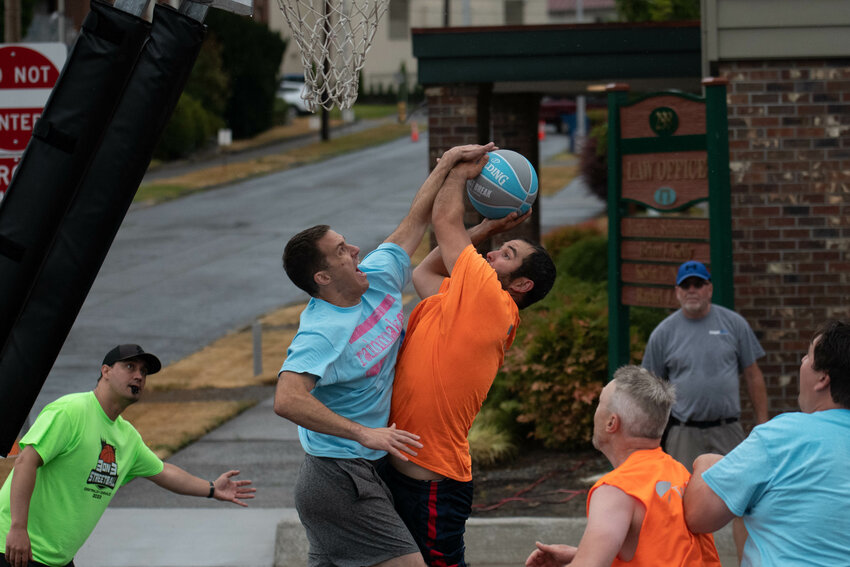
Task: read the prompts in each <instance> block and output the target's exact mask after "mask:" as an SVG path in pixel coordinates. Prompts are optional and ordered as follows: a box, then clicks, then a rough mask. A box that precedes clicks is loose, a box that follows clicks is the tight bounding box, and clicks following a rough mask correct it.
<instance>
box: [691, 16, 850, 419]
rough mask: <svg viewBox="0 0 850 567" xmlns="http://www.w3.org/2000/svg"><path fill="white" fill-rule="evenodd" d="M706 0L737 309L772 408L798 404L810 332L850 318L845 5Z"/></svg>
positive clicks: (849, 93) (848, 30)
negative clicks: (721, 107)
mask: <svg viewBox="0 0 850 567" xmlns="http://www.w3.org/2000/svg"><path fill="white" fill-rule="evenodd" d="M763 7H764V6H763V3H761V2H749V3H746V2H737V1H734V0H704V2H703V29H704V32H705V33H704V37H705V45H704V53H705V56H704V61H705V65H706V67H707V69H708V71H709V72H710V73H711V74H713V75H716V76H721V77H725V78H727V79H728V80H729V87H728V95H727V102H728V116H729V153H730V156H729V159H730V169H731V177H732V178H731V185H732V231H733V232H732V237H733V249H734V252H733V261H734V272H735V307H736V309H737V310H738V311H739V312H740V313H741V314H742V315H743V316H744V317H746V318H747V320H748V321H749V322H750V324H751V325H752V327H753V329H754V330H755V331H756V334H757V335H758V336H759V339H760V340H761V342H762V345H763V346H764V348H765V350H766V351H767V356H766V357H765V358H764V359H763V360H762V361H761V367H762V370H763V371H764V375H765V379H766V381H767V386H768V397H769V404H770V412H771V415H773V414H775V413H779V412H782V411H789V410H795V409H796V408H797V392H798V387H797V371H798V368H799V366H800V358H801V357H802V355H803V354H804V353H805V351H806V349H807V348H808V343H809V340H810V339H811V334H812V332H813V331H814V330H815V329H816V328H817V327H818V326H819V325H820V324H821V323H823V322H824V321H826V320H827V319H830V318H844V319H847V318H850V11H848V10H843V11H841V10H839V11H836V10H835V7H836V4H835V3H834V2H824V1H820V0H813V1H811V2H797V1H791V0H780V1H777V2H771V6H770V14H766V13H765V12H764V9H763Z"/></svg>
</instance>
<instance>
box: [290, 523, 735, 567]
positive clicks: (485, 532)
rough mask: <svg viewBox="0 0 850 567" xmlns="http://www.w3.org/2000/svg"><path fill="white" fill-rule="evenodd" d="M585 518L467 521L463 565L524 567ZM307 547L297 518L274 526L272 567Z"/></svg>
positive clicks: (572, 536)
mask: <svg viewBox="0 0 850 567" xmlns="http://www.w3.org/2000/svg"><path fill="white" fill-rule="evenodd" d="M586 525H587V520H586V518H522V517H519V518H486V519H485V518H470V519H469V521H468V522H467V524H466V535H465V540H466V561H467V562H468V563H469V564H470V565H474V566H475V567H508V566H511V567H516V566H519V565H525V560H526V559H527V558H528V555H529V554H530V553H531V552H532V551H533V550H534V542H535V541H542V542H545V543H569V544H570V545H578V542H579V541H580V540H581V536H582V535H583V534H584V528H585V526H586ZM714 541H715V545H716V546H717V552H718V554H719V555H720V561H721V563H722V564H723V566H724V567H737V565H738V557H737V553H736V551H735V542H734V540H733V539H732V525H731V524H728V525H726V526H724V527H723V528H721V529H720V530H719V531H718V532H716V533H715V534H714ZM308 551H309V545H308V543H307V536H306V535H305V534H304V528H303V527H302V526H301V523H300V522H299V521H298V518H297V517H291V516H290V517H288V518H286V519H284V520H283V521H281V522H280V523H278V525H277V532H276V537H275V553H274V566H275V567H306V565H307V553H308Z"/></svg>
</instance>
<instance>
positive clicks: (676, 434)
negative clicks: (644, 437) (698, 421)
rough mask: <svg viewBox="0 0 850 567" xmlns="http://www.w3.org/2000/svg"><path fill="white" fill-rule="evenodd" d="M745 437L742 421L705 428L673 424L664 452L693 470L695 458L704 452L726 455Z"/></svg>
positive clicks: (665, 442)
mask: <svg viewBox="0 0 850 567" xmlns="http://www.w3.org/2000/svg"><path fill="white" fill-rule="evenodd" d="M744 437H745V435H744V429H743V428H742V427H741V422H740V421H736V422H734V423H727V424H724V425H718V426H716V427H707V428H705V429H700V428H699V427H689V426H687V425H671V426H670V429H669V431H668V432H667V438H666V439H665V441H664V452H665V453H667V454H668V455H670V456H671V457H673V458H674V459H676V460H677V461H679V462H680V463H682V464H683V465H685V468H687V469H688V470H689V471H691V472H693V465H694V459H696V458H697V457H699V456H700V455H702V454H703V453H718V454H720V455H725V454H726V453H728V452H729V451H731V450H732V449H734V448H735V447H737V446H738V443H740V442H741V441H743V440H744Z"/></svg>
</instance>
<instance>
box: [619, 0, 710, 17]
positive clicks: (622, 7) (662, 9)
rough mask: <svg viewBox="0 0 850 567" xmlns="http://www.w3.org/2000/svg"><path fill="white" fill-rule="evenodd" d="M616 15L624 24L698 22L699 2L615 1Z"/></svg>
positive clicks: (691, 0) (661, 0)
mask: <svg viewBox="0 0 850 567" xmlns="http://www.w3.org/2000/svg"><path fill="white" fill-rule="evenodd" d="M616 4H617V13H618V14H619V16H620V19H621V20H623V21H626V22H669V21H676V20H698V19H699V18H700V3H699V0H616Z"/></svg>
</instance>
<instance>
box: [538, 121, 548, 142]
mask: <svg viewBox="0 0 850 567" xmlns="http://www.w3.org/2000/svg"><path fill="white" fill-rule="evenodd" d="M537 139H538V140H545V139H546V122H545V121H543V120H541V121H540V122H538V123H537Z"/></svg>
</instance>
